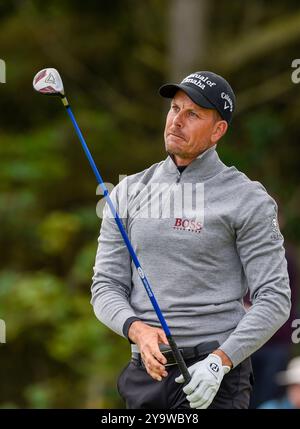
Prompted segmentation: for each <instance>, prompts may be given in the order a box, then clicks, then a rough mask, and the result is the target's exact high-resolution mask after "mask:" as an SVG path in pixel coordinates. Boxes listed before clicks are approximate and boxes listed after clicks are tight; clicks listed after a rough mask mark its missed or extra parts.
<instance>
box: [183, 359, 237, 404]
mask: <svg viewBox="0 0 300 429" xmlns="http://www.w3.org/2000/svg"><path fill="white" fill-rule="evenodd" d="M188 370H189V373H190V374H191V377H192V378H191V381H190V382H189V383H188V384H187V385H186V386H184V388H183V391H184V393H185V394H186V395H187V397H186V398H187V400H188V401H189V403H190V407H191V408H197V409H205V408H207V407H209V405H210V404H211V403H212V401H213V399H214V397H215V395H216V393H217V391H218V390H219V387H220V384H221V381H222V380H223V377H224V375H225V374H227V372H229V371H230V368H229V366H223V365H222V360H221V358H220V357H219V356H218V355H214V354H212V353H211V354H210V355H208V356H207V358H206V359H203V360H202V361H200V362H197V363H195V364H194V365H192V366H190V367H189V368H188ZM175 381H176V383H184V379H183V376H182V375H180V376H179V377H177V378H175Z"/></svg>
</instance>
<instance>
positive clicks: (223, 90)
mask: <svg viewBox="0 0 300 429" xmlns="http://www.w3.org/2000/svg"><path fill="white" fill-rule="evenodd" d="M179 89H181V90H182V91H184V92H185V93H186V94H187V95H188V96H189V97H190V98H191V99H192V100H193V102H194V103H196V104H198V105H199V106H201V107H205V108H206V109H216V110H217V111H218V112H219V114H220V116H221V117H222V119H224V120H225V121H227V122H228V124H230V122H231V119H232V115H233V112H234V109H235V95H234V92H233V90H232V88H231V86H230V85H229V83H228V82H227V80H225V79H224V78H223V77H222V76H219V75H218V74H215V73H213V72H210V71H199V72H195V73H192V74H190V75H188V76H187V77H185V78H184V79H183V81H182V82H180V83H179V84H177V83H167V84H166V85H163V86H161V87H160V88H159V94H160V95H161V96H162V97H165V98H173V97H174V95H175V94H176V92H177V91H178V90H179Z"/></svg>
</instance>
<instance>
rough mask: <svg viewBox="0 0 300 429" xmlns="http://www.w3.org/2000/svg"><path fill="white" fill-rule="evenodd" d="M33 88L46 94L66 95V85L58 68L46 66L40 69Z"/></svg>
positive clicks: (34, 79)
mask: <svg viewBox="0 0 300 429" xmlns="http://www.w3.org/2000/svg"><path fill="white" fill-rule="evenodd" d="M33 88H34V89H35V90H36V91H37V92H40V93H41V94H46V95H58V96H60V97H62V96H64V86H63V83H62V80H61V77H60V75H59V73H58V71H57V70H56V69H53V68H46V69H43V70H41V71H39V72H38V73H37V74H36V75H35V76H34V78H33Z"/></svg>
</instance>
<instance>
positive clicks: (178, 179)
mask: <svg viewBox="0 0 300 429" xmlns="http://www.w3.org/2000/svg"><path fill="white" fill-rule="evenodd" d="M180 178H181V173H180V172H179V171H178V173H177V179H176V183H179V182H180Z"/></svg>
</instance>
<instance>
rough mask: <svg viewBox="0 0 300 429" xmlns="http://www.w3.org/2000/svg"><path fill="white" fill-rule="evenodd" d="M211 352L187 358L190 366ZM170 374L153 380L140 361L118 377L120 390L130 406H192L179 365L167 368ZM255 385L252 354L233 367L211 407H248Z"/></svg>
mask: <svg viewBox="0 0 300 429" xmlns="http://www.w3.org/2000/svg"><path fill="white" fill-rule="evenodd" d="M206 356H207V355H204V356H201V357H198V358H196V359H191V360H189V361H186V364H187V366H190V365H192V364H193V363H195V362H198V361H200V360H202V359H204V358H205V357H206ZM166 369H167V372H168V376H167V377H165V378H163V379H162V381H156V380H153V378H152V377H150V375H148V374H147V372H146V370H145V368H144V366H143V365H142V364H141V363H140V362H138V361H136V360H131V362H130V363H129V364H128V365H127V366H126V367H125V368H124V369H123V371H122V372H121V374H120V376H119V378H118V383H117V387H118V391H119V394H120V395H121V397H122V398H123V400H124V401H125V403H126V408H127V409H190V406H189V402H188V401H187V399H186V395H185V393H184V392H183V390H182V387H183V385H182V384H178V383H176V382H175V377H177V376H178V375H180V371H179V369H178V367H177V365H174V366H169V367H167V368H166ZM252 385H253V374H252V366H251V360H250V358H248V359H246V360H245V361H243V362H242V363H240V364H239V365H238V366H236V367H235V368H234V369H232V370H231V371H229V373H228V374H226V375H225V376H224V378H223V380H222V383H221V386H220V388H219V390H218V392H217V394H216V396H215V398H214V400H213V402H212V403H211V404H210V406H209V407H208V408H212V409H247V408H249V402H250V393H251V390H252Z"/></svg>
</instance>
